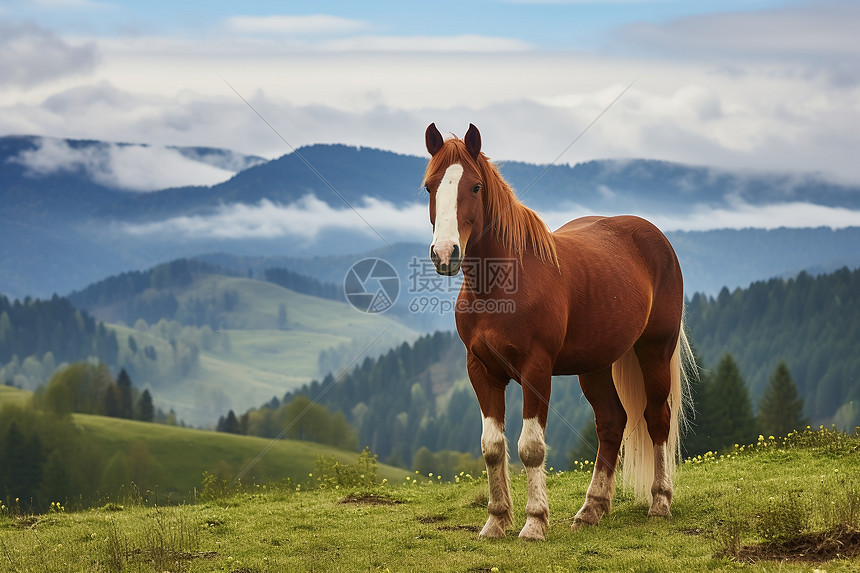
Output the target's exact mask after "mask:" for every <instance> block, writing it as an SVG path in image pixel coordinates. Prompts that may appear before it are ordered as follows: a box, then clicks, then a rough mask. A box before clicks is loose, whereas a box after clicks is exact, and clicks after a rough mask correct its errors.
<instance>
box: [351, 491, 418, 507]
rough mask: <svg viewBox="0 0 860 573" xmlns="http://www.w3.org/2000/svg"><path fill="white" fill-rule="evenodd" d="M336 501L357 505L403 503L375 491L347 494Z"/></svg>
mask: <svg viewBox="0 0 860 573" xmlns="http://www.w3.org/2000/svg"><path fill="white" fill-rule="evenodd" d="M338 503H355V504H359V505H396V504H398V503H403V502H402V501H400V500H399V499H393V498H390V497H385V496H384V495H377V494H375V493H366V494H361V495H348V496H346V497H345V498H343V499H342V500H340V501H339V502H338Z"/></svg>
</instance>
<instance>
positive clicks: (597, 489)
mask: <svg viewBox="0 0 860 573" xmlns="http://www.w3.org/2000/svg"><path fill="white" fill-rule="evenodd" d="M614 492H615V473H614V472H612V473H610V472H608V471H607V470H606V468H602V467H599V466H595V468H594V473H593V474H592V476H591V483H590V484H588V491H587V492H586V493H585V503H584V504H583V505H582V508H580V510H579V511H578V512H577V513H576V517H574V518H573V527H574V528H577V527H579V526H581V525H597V524H598V523H600V519H601V518H602V517H603V516H604V515H605V514H607V513H609V510H610V509H611V508H612V494H613V493H614Z"/></svg>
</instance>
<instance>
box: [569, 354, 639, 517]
mask: <svg viewBox="0 0 860 573" xmlns="http://www.w3.org/2000/svg"><path fill="white" fill-rule="evenodd" d="M579 385H580V387H581V388H582V393H583V394H585V397H586V398H587V399H588V402H589V403H590V404H591V407H592V409H594V422H595V425H596V426H597V437H598V440H599V445H598V448H597V460H596V461H595V463H594V474H593V475H592V477H591V484H589V486H588V491H587V492H586V494H585V503H584V504H583V506H582V508H581V509H580V510H579V511H578V512H577V514H576V517H574V520H573V528H574V529H575V528H577V527H580V526H582V525H597V524H598V523H599V522H600V518H602V517H603V515H604V514H606V513H609V510H610V508H611V507H612V494H613V493H614V491H615V466H616V464H617V463H618V451H619V450H620V449H621V440H622V438H623V437H624V426H625V425H626V424H627V413H626V412H625V411H624V406H622V404H621V400H620V399H619V398H618V392H616V390H615V385H614V384H613V383H612V368H611V367H609V368H605V369H604V370H601V371H599V372H593V373H590V374H580V375H579Z"/></svg>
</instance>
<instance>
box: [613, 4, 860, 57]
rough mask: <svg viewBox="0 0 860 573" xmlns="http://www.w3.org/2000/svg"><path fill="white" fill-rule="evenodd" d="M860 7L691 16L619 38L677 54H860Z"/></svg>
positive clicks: (631, 29) (628, 29)
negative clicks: (858, 33) (858, 38)
mask: <svg viewBox="0 0 860 573" xmlns="http://www.w3.org/2000/svg"><path fill="white" fill-rule="evenodd" d="M858 25H860V6H858V5H857V4H856V3H853V2H851V3H849V2H807V3H805V4H801V5H797V6H790V7H779V8H774V9H768V10H760V11H745V12H722V13H715V14H699V15H695V16H687V17H683V18H679V19H676V20H672V21H669V22H662V23H637V24H630V25H627V26H624V27H623V28H622V29H621V30H620V31H619V33H618V38H620V39H624V40H626V41H628V42H635V43H638V44H640V46H644V47H648V48H652V49H658V50H661V51H665V52H671V53H673V54H676V55H683V56H690V55H695V54H707V55H720V56H725V55H733V56H737V55H742V56H759V57H761V56H781V57H791V58H794V57H800V58H806V57H809V56H815V55H823V56H834V55H835V56H848V57H856V56H858V55H860V42H858V41H857V27H858Z"/></svg>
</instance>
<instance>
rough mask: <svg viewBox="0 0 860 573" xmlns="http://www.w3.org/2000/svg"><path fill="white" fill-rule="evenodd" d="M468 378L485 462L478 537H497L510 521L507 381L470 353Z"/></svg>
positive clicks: (503, 534)
mask: <svg viewBox="0 0 860 573" xmlns="http://www.w3.org/2000/svg"><path fill="white" fill-rule="evenodd" d="M466 364H467V366H468V370H469V379H470V380H471V382H472V387H473V388H474V389H475V394H476V395H477V397H478V404H479V405H480V407H481V416H482V417H483V421H484V422H483V432H482V434H481V452H482V453H483V454H484V462H485V463H486V464H487V481H488V484H489V496H488V503H487V511H488V513H489V514H490V515H489V518H488V519H487V523H486V524H485V525H484V528H483V529H482V530H481V534H480V536H481V537H489V538H499V537H504V536H505V530H506V529H507V528H508V527H510V526H511V524H513V521H514V519H513V514H512V513H511V478H510V475H509V473H508V444H507V440H506V439H505V385H506V383H507V381H506V380H505V381H502V380H498V379H496V378H493V377H492V376H490V375H489V374H488V373H487V371H486V369H485V368H484V367H483V365H482V364H480V362H478V360H476V359H475V358H474V356H471V355H469V356H468V360H467V361H466Z"/></svg>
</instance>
